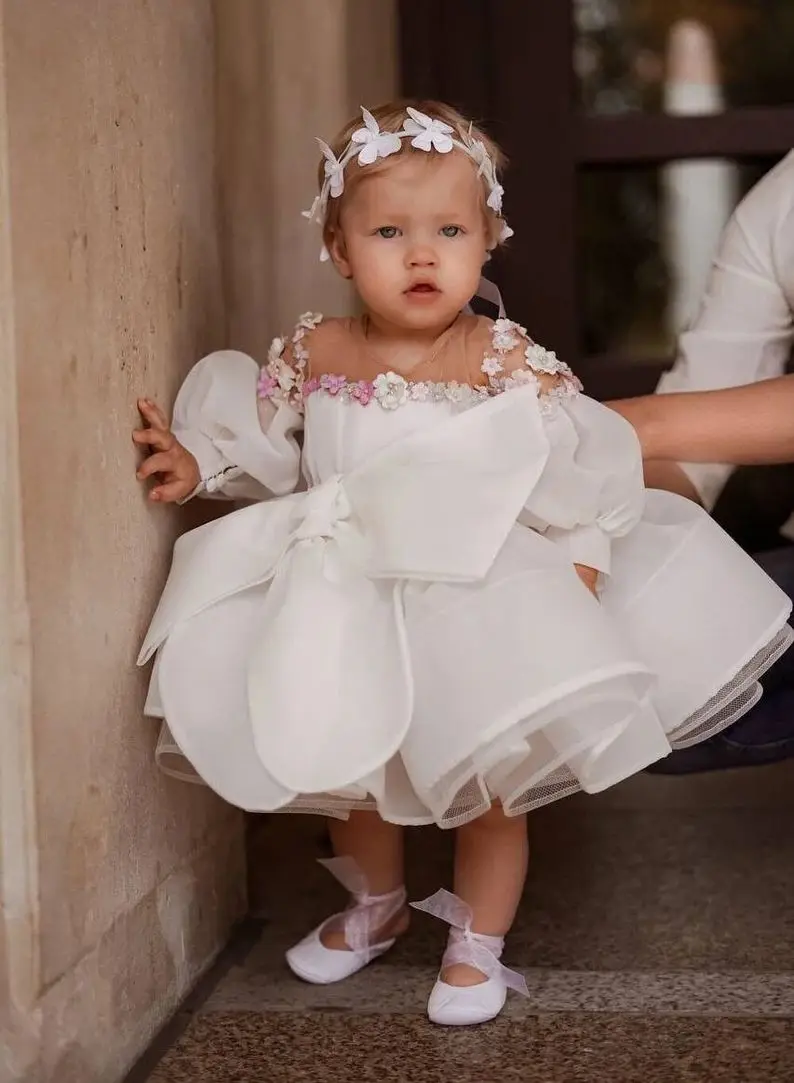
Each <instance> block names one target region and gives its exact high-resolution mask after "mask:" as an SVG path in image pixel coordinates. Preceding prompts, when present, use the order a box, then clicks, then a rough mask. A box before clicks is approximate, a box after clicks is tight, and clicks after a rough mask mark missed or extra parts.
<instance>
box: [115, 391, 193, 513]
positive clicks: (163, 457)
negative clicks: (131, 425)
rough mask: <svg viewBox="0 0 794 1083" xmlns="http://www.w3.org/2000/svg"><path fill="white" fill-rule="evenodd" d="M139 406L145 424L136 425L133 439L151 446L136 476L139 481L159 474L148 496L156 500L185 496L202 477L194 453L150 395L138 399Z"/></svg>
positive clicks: (169, 501) (168, 499) (140, 445)
mask: <svg viewBox="0 0 794 1083" xmlns="http://www.w3.org/2000/svg"><path fill="white" fill-rule="evenodd" d="M138 409H139V410H140V413H141V417H142V418H143V419H144V421H145V422H146V425H147V428H145V429H136V430H135V432H133V434H132V439H133V440H134V441H135V443H136V444H137V445H138V447H141V448H146V447H149V448H151V449H152V450H151V451H150V452H149V458H148V459H146V460H145V461H144V462H143V463H142V464H141V466H140V468H139V469H138V471H137V473H136V475H135V476H136V477H137V478H138V480H139V481H145V480H146V479H147V478H150V477H152V475H153V474H159V475H161V479H162V481H161V483H158V484H157V485H155V487H154V488H153V489H152V490H151V491H150V493H149V499H150V500H159V501H160V502H161V503H163V504H170V503H172V502H174V501H176V500H184V499H185V497H186V496H190V494H191V493H192V492H193V490H194V489H195V488H196V486H197V485H198V483H199V482H200V481H201V473H200V471H199V467H198V463H197V462H196V460H195V457H194V456H193V455H191V454H190V452H189V451H188V450H187V448H184V447H182V445H181V444H180V443H179V441H178V440H177V438H176V437H175V436H174V434H173V433H172V432H171V427H170V426H169V424H168V421H167V420H166V417H165V414H164V413H163V411H162V410H161V409H160V407H159V406H157V404H156V403H154V402H152V401H151V399H138Z"/></svg>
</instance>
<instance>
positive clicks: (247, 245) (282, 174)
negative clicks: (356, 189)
mask: <svg viewBox="0 0 794 1083" xmlns="http://www.w3.org/2000/svg"><path fill="white" fill-rule="evenodd" d="M215 10H216V21H217V28H218V56H219V75H220V78H219V83H218V86H219V100H218V109H219V126H220V147H219V166H220V181H221V194H222V200H221V208H222V222H223V228H222V237H223V245H224V265H225V270H226V278H225V283H226V297H227V301H228V317H229V340H230V345H232V346H234V347H236V348H237V349H241V350H246V351H248V352H250V353H252V354H253V355H254V356H256V357H263V355H264V353H265V351H266V350H267V346H268V343H269V341H270V339H271V338H272V337H273V335H275V334H278V333H279V332H280V331H283V330H285V329H287V328H288V327H290V326H292V325H293V324H294V323H295V320H296V318H297V316H298V315H299V314H300V313H301V312H303V311H305V310H306V309H312V310H314V311H319V312H325V313H340V312H342V313H344V312H346V311H350V308H351V305H352V303H353V301H352V296H351V293H350V290H349V288H348V286H347V284H346V283H344V282H343V281H342V280H341V279H339V278H338V276H337V275H336V273H335V272H334V271H333V270H332V268H331V267H330V266H329V265H328V264H321V263H320V262H319V250H320V244H321V238H320V235H319V230H318V227H317V226H311V225H309V223H307V222H306V220H305V219H304V218H302V217H301V211H303V210H306V209H307V208H308V207H309V206H310V205H311V202H312V199H313V198H314V195H315V192H316V188H315V174H316V169H317V161H318V157H319V151H318V149H317V144H316V143H315V141H314V137H315V136H321V137H322V138H325V139H329V138H330V137H331V136H332V135H333V134H334V133H335V132H336V131H337V130H338V129H339V128H340V127H341V126H342V124H344V123H345V122H346V121H347V120H348V119H349V117H350V116H351V115H353V114H354V113H355V112H356V110H357V109H358V107H359V105H373V104H378V103H379V102H380V101H383V100H385V99H388V98H390V97H392V96H393V94H394V93H395V87H396V78H397V77H396V58H395V48H394V42H395V36H396V30H395V24H396V4H395V2H394V0H322V2H318V0H289V2H288V3H287V2H285V0H216V4H215Z"/></svg>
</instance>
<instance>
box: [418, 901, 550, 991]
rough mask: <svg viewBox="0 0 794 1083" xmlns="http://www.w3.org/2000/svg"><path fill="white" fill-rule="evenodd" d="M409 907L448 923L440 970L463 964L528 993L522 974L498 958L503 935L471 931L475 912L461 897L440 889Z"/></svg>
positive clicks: (509, 987)
mask: <svg viewBox="0 0 794 1083" xmlns="http://www.w3.org/2000/svg"><path fill="white" fill-rule="evenodd" d="M411 907H412V908H413V909H414V910H422V911H423V912H424V913H425V914H430V915H431V916H432V917H434V918H440V920H441V921H445V922H446V923H447V925H450V926H451V931H450V936H449V943H448V944H447V949H446V951H445V952H444V958H443V959H442V961H441V968H442V970H443V969H445V968H446V967H449V966H455V965H456V964H459V963H463V964H465V965H466V966H473V967H474V968H475V970H479V971H480V972H481V973H482V974H484V975H485V976H486V978H496V977H501V979H502V981H503V982H504V983H505V985H506V986H507V988H508V989H513V990H514V991H515V992H516V993H520V995H521V996H524V997H528V996H529V989H528V988H527V983H526V979H525V978H524V976H523V974H519V973H518V972H517V971H515V970H510V969H509V968H508V967H506V966H504V964H503V963H501V962H500V961H499V957H500V955H501V954H502V949H503V947H504V938H503V937H501V936H486V935H485V934H484V933H475V932H472V928H471V923H472V921H473V920H474V914H473V913H472V909H471V907H470V906H469V904H468V903H466V902H464V901H463V899H460V898H458V896H457V895H453V894H452V892H451V891H446V890H445V889H444V888H441V890H440V891H437V892H436V893H435V895H431V896H430V898H428V899H423V900H422V902H414V903H411Z"/></svg>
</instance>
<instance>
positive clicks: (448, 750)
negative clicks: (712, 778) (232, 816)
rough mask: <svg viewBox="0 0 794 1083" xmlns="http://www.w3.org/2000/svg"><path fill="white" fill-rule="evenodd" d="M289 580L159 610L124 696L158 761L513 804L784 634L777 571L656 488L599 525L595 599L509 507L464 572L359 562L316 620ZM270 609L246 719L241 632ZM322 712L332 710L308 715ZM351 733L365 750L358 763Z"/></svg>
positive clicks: (659, 724) (689, 706)
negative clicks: (168, 617)
mask: <svg viewBox="0 0 794 1083" xmlns="http://www.w3.org/2000/svg"><path fill="white" fill-rule="evenodd" d="M211 526H213V524H211ZM204 529H207V528H204ZM312 544H316V543H312ZM229 559H230V560H234V559H235V554H234V553H231V552H230V554H229ZM299 559H301V558H300V557H296V556H295V554H293V555H292V556H286V557H285V558H284V561H285V562H287V563H289V562H290V561H292V560H299ZM293 571H294V568H293ZM332 578H333V577H332ZM289 582H290V580H289V576H287V577H286V579H284V580H283V581H282V579H281V578H280V573H279V572H277V573H276V575H275V577H274V578H273V579H272V580H271V581H270V582H269V583H259V584H257V585H255V586H252V587H250V588H248V589H245V590H240V591H237V592H235V593H233V594H231V595H230V596H228V597H225V598H223V599H221V600H220V601H217V602H216V603H215V604H213V605H211V606H209V607H208V608H205V609H204V610H203V611H201V612H199V613H197V614H194V615H191V616H189V617H188V618H187V619H185V620H184V621H181V622H180V623H178V624H177V625H176V627H174V628H172V630H171V632H170V634H169V636H168V638H167V639H166V641H165V642H164V643H163V644H162V645H161V647H160V651H159V653H158V656H157V659H156V663H155V670H154V673H153V677H152V682H151V687H150V694H149V698H148V701H147V706H146V712H147V713H148V714H150V715H153V716H157V717H160V718H163V719H165V720H166V721H167V725H164V726H163V730H162V733H161V736H160V741H159V744H158V748H157V761H158V763H159V765H160V767H161V768H162V769H163V770H164V771H166V772H167V773H169V774H171V775H174V776H176V777H178V778H181V779H186V780H191V781H203V782H205V783H207V784H208V785H209V786H211V787H212V788H213V789H214V790H216V791H217V792H218V793H219V794H221V796H223V797H225V798H226V799H227V800H228V801H230V802H232V803H234V804H237V805H239V806H241V807H243V808H245V809H248V810H250V811H304V812H317V813H323V814H327V815H331V816H341V817H344V816H346V815H347V814H348V813H349V812H350V810H352V809H357V808H365V809H377V811H378V812H379V813H380V814H381V816H383V817H384V819H386V820H390V821H393V822H396V823H401V824H428V823H437V824H439V825H440V826H442V827H455V826H458V825H460V824H461V823H465V822H467V821H468V820H471V819H473V818H474V817H476V816H478V815H479V814H481V813H482V812H483V811H484V810H485V809H486V808H487V807H489V805H490V804H491V803H492V802H493V801H494V800H499V801H500V802H501V803H502V804H503V806H504V808H505V810H506V812H507V813H508V814H513V815H518V814H520V813H523V812H526V811H528V810H530V809H533V808H537V807H539V806H541V805H544V804H547V803H548V802H551V801H554V800H556V799H558V798H561V797H564V796H566V795H569V794H571V793H573V792H575V791H577V790H584V791H586V792H588V793H597V792H599V791H602V790H604V789H606V788H607V787H610V786H613V785H615V784H616V783H618V782H620V781H622V780H623V779H625V778H627V777H628V776H630V775H632V774H634V773H636V772H638V771H640V770H642V769H643V768H645V767H647V766H648V765H649V764H651V763H653V762H655V761H657V760H659V759H661V758H663V757H664V756H666V755H668V754H669V752H670V751H671V749H672V748H677V747H686V746H687V745H690V744H693V743H697V742H699V741H702V740H705V739H706V738H708V737H709V736H711V735H712V734H714V733H716V732H718V731H719V730H722V729H724V728H725V727H726V726H729V725H730V724H731V723H733V722H734V721H735V720H736V719H737V718H739V717H740V716H741V715H742V714H743V713H744V712H746V711H747V710H749V709H750V707H752V706H753V704H754V703H755V702H756V700H757V699H758V697H759V696H760V694H761V689H760V686H759V683H758V679H759V677H760V676H761V674H762V673H763V672H764V671H765V670H766V669H767V668H768V667H769V666H770V665H771V664H772V663H773V662H774V661H775V660H776V659H777V658H778V657H779V656H780V655H781V654H782V653H783V651H784V650H786V648H787V647H788V646H789V645H790V643H791V639H792V633H791V630H790V628H789V627H788V624H787V620H788V617H789V613H790V608H791V606H790V602H789V599H788V598H787V597H786V596H785V595H784V594H783V593H782V591H780V590H779V589H778V588H777V586H775V584H774V583H773V582H772V581H771V580H770V579H769V578H768V577H767V576H766V575H765V574H764V573H763V572H762V571H761V569H760V568H758V566H757V565H756V564H755V563H754V562H753V561H752V560H751V559H750V558H749V557H747V556H746V554H744V553H743V552H742V551H741V550H740V549H739V548H738V547H737V546H736V545H735V544H734V543H733V542H732V541H731V540H730V539H729V538H728V537H727V535H725V534H724V533H723V531H721V530H720V529H719V528H718V527H717V526H716V525H715V524H714V523H713V522H712V520H711V519H710V518H709V516H708V515H706V514H705V513H704V512H703V511H702V510H701V509H699V508H698V507H696V506H695V505H693V504H692V503H690V502H689V501H687V500H684V499H683V498H680V497H677V496H673V495H671V494H667V493H662V492H650V493H649V494H648V501H647V510H646V513H645V516H644V518H643V520H642V522H641V523H640V525H639V526H637V527H636V528H635V529H634V530H633V531H632V532H631V533H630V534H629V535H628V536H627V537H626V538H624V539H622V540H620V541H618V542H616V543H615V544H614V547H613V558H612V573H611V575H610V577H609V580H608V582H607V584H606V586H605V588H604V590H603V592H602V595H601V599H600V604H599V602H597V601H596V600H595V599H594V598H593V597H592V596H591V595H590V594H589V592H588V591H587V590H586V589H585V588H584V587H583V585H582V584H581V582H580V581H579V579H578V577H577V575H576V573H575V571H574V570H573V569H572V568H571V567H570V566H569V565H568V564H567V562H566V561H565V559H564V557H563V554H562V552H561V550H560V549H559V548H558V547H556V546H555V545H553V544H552V543H551V542H549V541H547V540H546V539H545V538H543V537H542V536H541V535H539V534H537V533H535V532H533V531H532V530H529V529H528V528H525V527H522V526H516V528H515V529H514V530H512V531H511V532H510V534H509V536H508V538H507V541H506V543H505V545H504V546H503V548H502V550H501V551H500V553H499V555H498V557H497V559H496V561H495V562H494V564H493V565H492V567H491V569H490V572H489V574H488V575H487V577H486V579H485V580H484V581H480V582H477V583H474V584H471V583H468V584H461V583H438V582H430V583H424V582H416V581H413V580H403V581H389V580H382V581H373V582H371V583H369V584H368V587H367V590H368V593H367V594H366V604H365V605H364V606H363V608H362V606H359V607H358V608H357V609H356V610H355V612H352V611H351V613H349V614H347V615H346V614H345V613H344V612H341V613H337V614H335V616H334V618H333V620H330V619H326V613H327V610H328V607H333V606H334V605H335V604H336V602H334V600H333V598H332V597H331V595H329V596H328V597H325V596H324V595H323V590H322V589H318V590H317V591H316V593H315V594H312V593H311V592H309V593H308V594H307V595H306V597H304V598H303V599H302V602H301V604H299V605H298V606H297V607H296V609H297V612H298V614H300V612H303V614H304V616H306V614H308V615H309V616H308V617H307V618H306V619H305V620H304V621H303V623H301V619H300V617H299V615H298V616H294V617H293V616H292V615H290V613H291V610H290V606H291V604H292V601H291V597H290V594H289V589H290V587H289ZM293 586H294V584H293ZM337 586H338V584H337ZM323 589H324V588H323ZM334 589H335V588H334V584H329V586H328V590H329V591H331V592H333V590H334ZM312 613H314V614H315V618H316V619H314V620H312V618H311V614H312ZM285 614H287V617H286V620H284V619H282V618H284V615H285ZM276 618H278V620H280V621H281V623H279V625H278V627H279V633H278V636H277V637H276V638H275V639H271V640H270V641H269V642H270V649H269V654H267V655H266V656H265V659H266V663H267V665H265V669H267V666H268V665H271V664H272V668H271V669H270V670H268V672H270V673H271V678H270V680H271V681H272V682H273V684H272V686H273V703H272V713H271V714H270V715H267V691H268V687H269V685H268V680H267V678H266V676H264V675H263V676H262V681H263V682H264V683H263V693H262V695H263V696H264V701H265V714H266V715H267V717H266V719H265V722H264V725H265V728H266V729H267V733H266V734H265V735H264V736H263V735H262V734H261V733H257V732H255V729H256V727H255V726H253V725H252V720H251V715H250V710H249V707H250V694H251V679H252V678H251V672H250V669H251V665H250V661H251V649H252V644H254V643H256V642H260V641H261V636H262V625H263V621H264V622H267V621H269V620H274V619H276ZM395 629H396V630H395ZM282 652H283V654H284V657H283V659H282V657H281V655H282ZM388 652H391V653H392V654H397V653H399V654H400V660H399V663H398V664H392V661H393V660H392V659H391V658H390V659H389V660H388V664H387V662H386V661H383V659H384V658H385V656H386V653H388ZM282 667H287V668H288V672H287V673H284V672H283V669H282ZM276 686H278V687H276ZM285 695H286V696H289V695H291V696H292V697H293V699H292V700H290V703H291V705H292V706H291V710H290V712H289V715H290V718H292V719H293V721H291V722H289V724H287V723H286V722H285V721H284V717H283V713H280V711H279V706H278V705H279V703H284V702H285V700H284V696H285ZM329 718H333V719H342V723H341V724H339V723H336V724H335V726H336V728H335V729H333V730H332V731H330V732H329V723H328V720H329ZM262 724H263V723H262V721H261V719H260V723H259V725H260V727H261V725H262ZM373 733H375V734H376V735H377V739H376V740H373V738H372V735H373ZM364 745H366V747H367V748H376V749H381V752H379V753H376V754H373V755H370V756H369V759H368V760H367V761H366V762H365V759H366V757H364V758H362V756H361V755H359V749H360V748H361V747H362V746H364ZM268 750H270V751H269V752H268ZM348 765H349V766H348ZM323 778H327V779H329V780H330V781H331V784H330V785H328V786H327V788H323V789H322V790H321V791H320V792H315V791H316V787H313V786H312V785H311V780H314V779H323ZM304 779H305V780H307V783H308V785H307V788H306V789H301V788H300V787H301V784H302V782H303V780H304Z"/></svg>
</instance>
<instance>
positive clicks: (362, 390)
mask: <svg viewBox="0 0 794 1083" xmlns="http://www.w3.org/2000/svg"><path fill="white" fill-rule="evenodd" d="M374 394H375V388H374V387H373V385H372V384H371V383H370V382H368V381H367V380H358V381H356V383H354V384H351V385H350V397H351V398H352V399H355V400H356V402H360V403H361V405H362V406H367V405H368V404H369V403H370V402H372V398H373V396H374Z"/></svg>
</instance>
